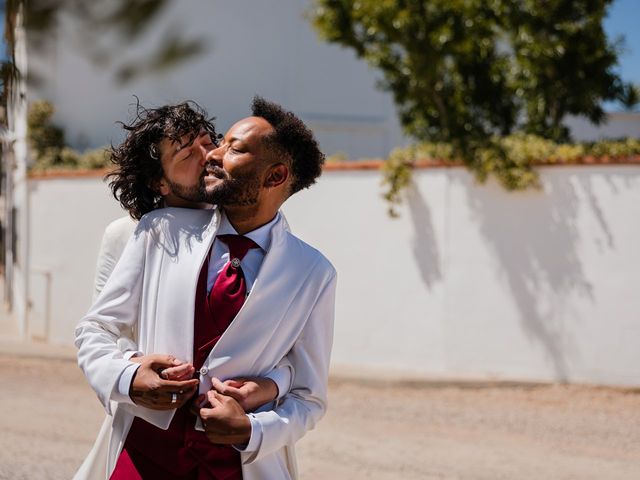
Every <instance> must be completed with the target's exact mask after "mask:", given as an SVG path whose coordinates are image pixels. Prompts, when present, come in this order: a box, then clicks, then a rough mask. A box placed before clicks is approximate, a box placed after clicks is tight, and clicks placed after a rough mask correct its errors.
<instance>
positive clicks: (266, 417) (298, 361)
mask: <svg viewBox="0 0 640 480" xmlns="http://www.w3.org/2000/svg"><path fill="white" fill-rule="evenodd" d="M335 292H336V273H335V270H333V269H332V270H331V275H330V277H329V280H328V281H326V283H325V284H324V286H323V288H321V290H320V293H319V295H318V297H317V299H316V302H315V304H314V305H313V307H312V309H311V310H310V314H309V317H308V319H307V321H306V323H305V326H304V328H303V329H302V331H301V333H300V335H299V336H298V338H297V340H296V341H295V343H294V345H293V347H292V349H291V351H290V352H289V353H288V354H287V358H288V359H289V361H290V362H291V365H292V368H293V373H294V376H293V379H292V383H291V389H290V390H289V393H287V394H286V395H285V396H284V397H283V398H282V401H281V402H280V404H279V405H278V406H277V407H276V408H275V409H274V410H270V411H266V412H259V413H252V414H249V417H250V420H251V428H252V436H253V435H254V434H256V435H257V436H258V438H260V440H259V444H258V445H257V446H256V449H255V450H253V451H251V452H248V455H246V456H245V457H243V461H244V463H252V462H255V461H256V460H259V459H261V458H263V457H264V456H266V455H269V454H270V453H273V452H275V451H277V450H279V449H281V448H282V447H284V446H286V445H291V444H293V443H295V442H296V441H297V440H299V439H300V438H301V437H302V436H303V435H304V434H305V433H306V432H307V431H308V430H311V429H312V428H314V426H315V424H316V423H317V422H318V420H320V419H321V418H322V416H323V415H324V413H325V411H326V409H327V382H328V376H329V359H330V355H331V345H332V342H333V320H334V316H335ZM256 430H257V431H256Z"/></svg>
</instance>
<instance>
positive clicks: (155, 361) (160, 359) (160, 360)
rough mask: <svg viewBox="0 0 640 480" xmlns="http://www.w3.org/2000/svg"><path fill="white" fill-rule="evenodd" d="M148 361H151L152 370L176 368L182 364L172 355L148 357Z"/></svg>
mask: <svg viewBox="0 0 640 480" xmlns="http://www.w3.org/2000/svg"><path fill="white" fill-rule="evenodd" d="M149 359H150V360H151V365H152V366H153V368H154V370H157V369H158V368H160V367H162V368H167V367H177V366H178V365H181V364H183V363H184V362H183V361H182V360H178V359H177V358H176V357H174V356H173V355H158V354H156V355H149Z"/></svg>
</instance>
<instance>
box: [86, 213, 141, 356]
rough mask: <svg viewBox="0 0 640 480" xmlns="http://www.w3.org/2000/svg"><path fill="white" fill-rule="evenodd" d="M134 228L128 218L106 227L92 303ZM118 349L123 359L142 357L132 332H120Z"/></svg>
mask: <svg viewBox="0 0 640 480" xmlns="http://www.w3.org/2000/svg"><path fill="white" fill-rule="evenodd" d="M135 226H136V223H135V222H134V220H133V219H132V218H131V217H129V216H127V217H122V218H119V219H117V220H114V221H113V222H111V223H110V224H109V225H107V228H106V229H105V231H104V234H103V236H102V242H101V243H100V251H99V252H98V261H97V265H96V276H95V281H94V289H93V301H94V302H95V301H96V300H97V298H98V296H99V295H100V292H102V289H103V288H104V286H105V284H106V283H107V280H108V279H109V277H110V276H111V273H112V272H113V269H114V268H115V266H116V264H117V263H118V260H119V259H120V257H121V256H122V252H123V251H124V248H125V246H126V244H127V240H128V239H129V238H130V237H131V235H132V233H133V231H134V230H135ZM118 348H119V349H120V350H121V351H122V352H124V358H125V359H127V360H128V359H130V358H131V357H134V356H137V355H142V352H139V351H138V346H137V345H136V342H135V332H134V331H128V330H124V331H122V332H121V336H120V338H118Z"/></svg>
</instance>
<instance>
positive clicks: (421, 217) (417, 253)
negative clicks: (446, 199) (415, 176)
mask: <svg viewBox="0 0 640 480" xmlns="http://www.w3.org/2000/svg"><path fill="white" fill-rule="evenodd" d="M407 205H408V207H409V213H410V215H411V224H412V225H413V228H414V235H413V239H412V243H411V248H412V250H413V255H414V257H415V259H416V264H417V265H418V268H419V270H420V276H421V277H422V280H423V281H424V283H425V285H426V286H427V288H428V289H429V290H431V289H432V288H433V286H434V285H435V284H436V283H437V282H440V281H442V264H441V263H442V262H441V255H440V250H439V248H438V243H437V240H436V239H437V237H436V233H435V229H434V228H433V215H432V214H431V210H430V209H429V206H428V205H427V202H426V201H425V199H424V198H423V196H422V194H421V193H420V189H419V188H418V187H417V186H416V184H415V183H413V182H411V185H410V186H409V188H408V189H407Z"/></svg>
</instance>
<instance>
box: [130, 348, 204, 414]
mask: <svg viewBox="0 0 640 480" xmlns="http://www.w3.org/2000/svg"><path fill="white" fill-rule="evenodd" d="M131 360H132V361H135V362H136V363H140V367H138V370H137V371H136V373H135V374H134V376H133V381H132V382H131V386H130V387H129V396H130V397H131V400H133V402H134V403H135V404H136V405H140V406H142V407H147V408H150V409H152V410H172V409H174V408H179V407H181V406H182V405H184V404H185V403H186V402H187V401H189V399H190V398H191V397H192V396H193V395H194V394H195V392H196V389H197V388H198V380H197V379H189V380H168V379H165V378H162V377H161V375H165V376H166V377H167V378H170V377H177V378H184V376H185V375H186V373H187V372H189V371H191V374H193V371H192V369H193V366H192V365H190V364H188V363H184V362H182V361H181V360H178V359H177V358H175V357H173V356H171V355H159V354H153V355H144V356H142V357H135V360H134V359H133V358H132V359H131ZM167 371H168V372H169V373H168V374H167ZM174 398H175V402H174V401H173V399H174Z"/></svg>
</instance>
